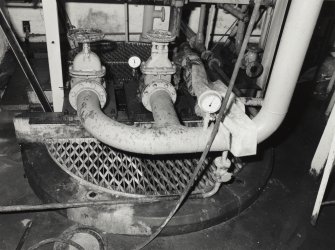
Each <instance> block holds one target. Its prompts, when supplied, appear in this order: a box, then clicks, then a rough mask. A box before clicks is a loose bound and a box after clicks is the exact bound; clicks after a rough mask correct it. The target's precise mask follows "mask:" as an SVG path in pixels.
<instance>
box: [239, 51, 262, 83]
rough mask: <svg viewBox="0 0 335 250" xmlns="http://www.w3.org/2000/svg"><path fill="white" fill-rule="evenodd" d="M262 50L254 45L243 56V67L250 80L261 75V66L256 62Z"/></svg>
mask: <svg viewBox="0 0 335 250" xmlns="http://www.w3.org/2000/svg"><path fill="white" fill-rule="evenodd" d="M261 52H262V50H261V49H260V48H259V47H258V46H255V45H250V46H249V47H248V52H247V53H246V54H245V56H244V60H243V67H244V68H245V72H246V74H247V76H249V77H250V78H256V77H259V76H260V75H261V74H262V73H263V65H262V64H261V63H259V62H258V58H259V54H260V53H261Z"/></svg>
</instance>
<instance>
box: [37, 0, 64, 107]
mask: <svg viewBox="0 0 335 250" xmlns="http://www.w3.org/2000/svg"><path fill="white" fill-rule="evenodd" d="M42 8H43V15H44V24H45V35H46V43H47V49H48V62H49V74H50V83H51V90H52V101H53V108H54V112H62V111H63V104H64V83H63V69H62V58H61V52H60V39H59V26H58V11H57V1H56V0H42Z"/></svg>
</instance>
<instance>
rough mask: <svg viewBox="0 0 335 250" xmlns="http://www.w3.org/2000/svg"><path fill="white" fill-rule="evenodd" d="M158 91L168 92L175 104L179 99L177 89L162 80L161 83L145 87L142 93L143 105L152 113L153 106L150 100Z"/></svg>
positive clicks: (156, 82) (157, 82)
mask: <svg viewBox="0 0 335 250" xmlns="http://www.w3.org/2000/svg"><path fill="white" fill-rule="evenodd" d="M158 90H164V91H166V92H167V93H168V94H169V95H170V97H171V100H172V102H173V103H175V102H176V99H177V94H176V90H175V88H174V87H173V86H172V84H170V83H169V82H166V81H163V80H160V81H155V82H153V83H151V84H149V85H147V86H145V87H144V89H143V91H142V103H143V106H144V107H145V108H146V109H147V110H149V111H152V109H151V104H150V98H151V96H152V94H153V93H155V92H156V91H158Z"/></svg>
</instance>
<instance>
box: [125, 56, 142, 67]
mask: <svg viewBox="0 0 335 250" xmlns="http://www.w3.org/2000/svg"><path fill="white" fill-rule="evenodd" d="M128 64H129V66H130V67H131V68H133V69H136V68H138V67H139V66H140V65H141V59H140V58H139V57H138V56H132V57H130V58H129V60H128Z"/></svg>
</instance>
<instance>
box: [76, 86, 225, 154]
mask: <svg viewBox="0 0 335 250" xmlns="http://www.w3.org/2000/svg"><path fill="white" fill-rule="evenodd" d="M77 111H78V116H79V118H80V120H81V123H82V125H83V126H84V127H85V129H86V130H87V131H88V132H89V133H90V134H91V135H93V136H94V137H95V138H97V139H98V140H100V141H101V142H103V143H105V144H107V145H110V146H112V147H115V148H118V149H121V150H124V151H128V152H134V153H140V154H177V153H194V152H201V151H203V150H204V149H205V145H206V143H207V141H208V138H209V137H210V134H211V132H212V129H213V127H210V128H208V129H206V130H203V128H199V127H195V128H191V127H184V126H180V125H170V126H168V127H154V128H152V129H146V128H141V127H135V126H128V125H125V124H123V123H119V122H117V121H115V120H112V119H110V118H109V117H108V116H106V115H105V114H104V113H103V112H102V111H101V109H100V103H99V99H98V96H97V95H96V94H95V93H94V92H92V91H89V90H84V91H82V92H81V93H79V95H78V97H77ZM229 138H230V137H229V132H228V131H227V129H225V128H224V126H223V125H222V124H221V127H220V129H219V132H218V134H217V136H216V137H215V140H214V142H213V144H212V147H211V151H223V150H227V149H228V148H229V145H230V143H229Z"/></svg>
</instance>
